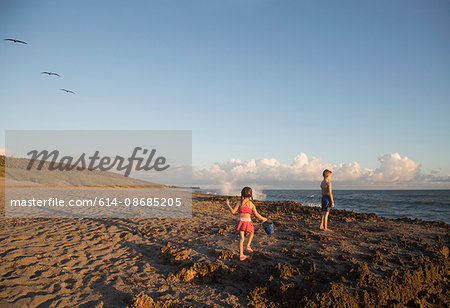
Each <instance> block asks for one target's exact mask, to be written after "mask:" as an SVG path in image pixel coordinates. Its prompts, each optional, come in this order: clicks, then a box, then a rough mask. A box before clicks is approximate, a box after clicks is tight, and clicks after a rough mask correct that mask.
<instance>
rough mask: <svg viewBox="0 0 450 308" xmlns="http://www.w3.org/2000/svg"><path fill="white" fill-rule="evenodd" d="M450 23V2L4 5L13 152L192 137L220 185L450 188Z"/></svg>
mask: <svg viewBox="0 0 450 308" xmlns="http://www.w3.org/2000/svg"><path fill="white" fill-rule="evenodd" d="M448 29H450V1H447V0H433V1H422V0H406V1H401V0H399V1H383V0H377V1H273V0H272V1H265V0H249V1H215V0H208V1H206V0H205V1H175V0H174V1H133V2H126V1H8V0H5V1H1V2H0V33H1V36H2V37H1V38H2V39H4V38H17V39H19V40H23V41H26V42H27V43H28V44H27V45H23V44H19V43H13V42H10V41H5V40H2V41H1V42H0V68H1V69H0V105H1V110H2V112H1V113H0V148H1V149H3V151H4V148H5V131H6V130H18V129H19V130H20V129H27V130H42V129H46V130H47V129H48V130H60V129H65V130H80V129H82V130H97V129H101V130H154V129H158V130H161V129H163V130H164V129H168V130H177V129H181V130H192V138H193V143H192V162H193V166H194V172H193V174H194V178H193V183H194V184H199V185H202V186H205V187H210V186H211V187H213V186H219V187H220V186H224V185H235V186H236V185H237V186H239V185H244V184H251V185H256V186H261V187H271V188H299V189H301V188H311V187H316V186H317V181H320V177H321V176H320V174H321V171H322V170H323V168H325V167H329V168H332V170H333V172H334V180H335V181H336V185H335V187H337V188H339V187H340V188H364V189H370V188H388V189H392V188H402V189H403V188H411V189H417V188H447V189H448V188H450V178H449V174H450V162H449V159H448V157H450V122H449V121H448V118H449V116H450V91H449V88H450V87H449V85H450V35H448V34H449V32H448ZM42 71H51V72H57V73H58V74H60V75H61V77H56V76H47V75H42V74H40V73H41V72H42ZM61 88H65V89H69V90H72V91H74V92H75V93H76V94H70V93H65V92H63V91H61V90H60V89H61Z"/></svg>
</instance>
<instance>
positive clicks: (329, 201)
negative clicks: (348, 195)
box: [320, 169, 334, 231]
mask: <svg viewBox="0 0 450 308" xmlns="http://www.w3.org/2000/svg"><path fill="white" fill-rule="evenodd" d="M332 173H333V172H331V171H330V170H328V169H325V170H324V171H323V173H322V175H323V181H322V183H320V188H321V189H322V219H321V222H320V230H325V231H331V230H330V229H328V228H327V223H328V214H329V213H330V209H331V208H332V207H334V200H333V194H332V192H331V182H330V179H331V174H332Z"/></svg>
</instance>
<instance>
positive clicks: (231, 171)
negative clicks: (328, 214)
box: [193, 153, 448, 193]
mask: <svg viewBox="0 0 450 308" xmlns="http://www.w3.org/2000/svg"><path fill="white" fill-rule="evenodd" d="M378 161H379V162H380V166H379V167H378V168H376V169H369V168H363V167H361V166H360V165H359V163H358V162H349V163H340V164H327V163H324V162H322V159H321V158H320V157H311V159H309V158H308V156H307V155H306V154H305V153H300V154H298V155H297V156H295V157H294V158H293V161H292V163H291V164H282V163H280V162H279V161H277V160H276V159H275V158H262V159H251V160H249V161H241V160H239V159H231V160H229V161H227V162H217V163H215V164H214V165H212V166H211V167H203V168H194V172H193V175H194V182H195V183H196V184H199V185H202V186H205V185H207V186H215V187H222V193H230V192H235V191H234V190H236V188H237V187H242V186H245V185H253V186H254V187H260V188H269V187H270V188H276V187H280V188H290V187H292V188H294V187H295V188H299V187H304V188H310V187H316V186H318V182H320V181H321V180H322V171H323V170H324V169H330V170H332V171H333V181H334V182H336V183H340V186H341V187H342V188H344V187H345V188H383V187H384V188H395V187H393V185H398V187H399V188H405V185H406V186H408V185H410V183H412V182H420V181H426V182H432V181H436V180H439V181H440V182H446V181H447V182H448V180H446V179H441V178H439V179H438V178H437V177H435V176H434V175H431V174H429V175H424V174H422V173H421V172H420V163H418V162H416V161H413V160H412V159H410V158H408V157H406V156H405V157H401V156H400V154H399V153H393V154H384V155H380V156H379V157H378ZM383 185H384V186H383ZM447 186H448V184H447ZM233 188H234V190H233Z"/></svg>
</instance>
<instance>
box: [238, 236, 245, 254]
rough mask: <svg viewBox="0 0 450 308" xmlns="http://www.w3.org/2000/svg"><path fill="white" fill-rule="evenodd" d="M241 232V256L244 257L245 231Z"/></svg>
mask: <svg viewBox="0 0 450 308" xmlns="http://www.w3.org/2000/svg"><path fill="white" fill-rule="evenodd" d="M239 234H240V235H241V239H240V240H239V256H240V257H242V256H243V255H244V239H245V232H244V231H239Z"/></svg>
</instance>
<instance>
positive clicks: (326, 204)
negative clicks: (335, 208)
mask: <svg viewBox="0 0 450 308" xmlns="http://www.w3.org/2000/svg"><path fill="white" fill-rule="evenodd" d="M330 209H331V197H330V196H329V195H322V211H323V212H329V211H330Z"/></svg>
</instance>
